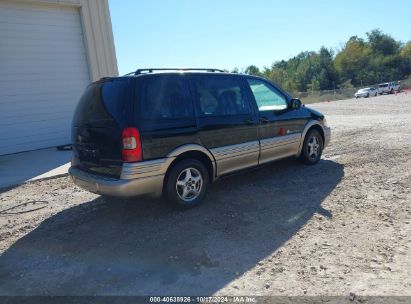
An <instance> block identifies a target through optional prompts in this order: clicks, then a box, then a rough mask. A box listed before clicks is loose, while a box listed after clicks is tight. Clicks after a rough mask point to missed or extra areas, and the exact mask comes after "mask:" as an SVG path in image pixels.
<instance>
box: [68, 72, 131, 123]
mask: <svg viewBox="0 0 411 304" xmlns="http://www.w3.org/2000/svg"><path fill="white" fill-rule="evenodd" d="M130 81H131V80H128V79H121V78H119V79H110V80H106V81H101V82H95V83H92V84H90V85H89V86H88V87H87V88H86V90H85V92H84V94H83V96H82V97H81V98H80V101H79V103H78V105H77V108H76V111H75V113H74V117H73V125H74V126H86V125H87V126H93V127H105V126H106V124H107V122H117V123H120V124H126V123H127V121H128V120H129V115H130V105H131V104H132V99H133V96H132V90H131V87H132V86H131V85H130Z"/></svg>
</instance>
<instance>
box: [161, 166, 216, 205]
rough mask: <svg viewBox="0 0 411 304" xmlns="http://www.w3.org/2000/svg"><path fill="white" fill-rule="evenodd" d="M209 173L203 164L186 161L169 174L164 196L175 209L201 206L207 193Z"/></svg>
mask: <svg viewBox="0 0 411 304" xmlns="http://www.w3.org/2000/svg"><path fill="white" fill-rule="evenodd" d="M208 183H209V177H208V172H207V169H206V168H205V166H204V165H203V163H202V162H200V161H198V160H196V159H185V160H182V161H180V162H178V163H177V164H176V165H175V166H174V167H173V168H172V169H171V171H170V172H169V173H168V174H167V177H166V181H165V185H164V195H165V197H166V199H167V201H168V203H169V204H170V205H171V206H172V207H173V208H175V209H180V210H184V209H190V208H193V207H195V206H197V205H199V204H200V203H201V202H202V200H203V199H204V196H205V194H206V191H207V186H208Z"/></svg>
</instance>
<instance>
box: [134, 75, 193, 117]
mask: <svg viewBox="0 0 411 304" xmlns="http://www.w3.org/2000/svg"><path fill="white" fill-rule="evenodd" d="M139 94H140V98H139V101H140V102H139V109H138V112H139V117H140V118H142V119H148V120H158V119H178V118H190V117H194V109H193V102H192V100H191V96H190V93H189V90H188V87H187V83H186V81H185V77H184V75H155V76H149V77H146V78H144V79H142V80H141V83H140V84H139Z"/></svg>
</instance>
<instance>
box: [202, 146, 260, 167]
mask: <svg viewBox="0 0 411 304" xmlns="http://www.w3.org/2000/svg"><path fill="white" fill-rule="evenodd" d="M210 151H211V153H212V154H213V155H214V158H215V160H216V167H217V175H223V174H227V173H230V172H233V171H237V170H241V169H245V168H248V167H253V166H256V165H258V156H259V154H260V145H259V142H258V141H251V142H246V143H242V144H237V145H230V146H224V147H220V148H214V149H211V150H210Z"/></svg>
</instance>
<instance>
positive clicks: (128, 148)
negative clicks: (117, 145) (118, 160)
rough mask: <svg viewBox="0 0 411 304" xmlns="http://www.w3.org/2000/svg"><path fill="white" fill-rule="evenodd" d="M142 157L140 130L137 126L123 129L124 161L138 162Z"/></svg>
mask: <svg viewBox="0 0 411 304" xmlns="http://www.w3.org/2000/svg"><path fill="white" fill-rule="evenodd" d="M141 159H142V151H141V139H140V132H138V130H137V128H125V129H124V130H123V161H124V162H136V161H140V160H141Z"/></svg>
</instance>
